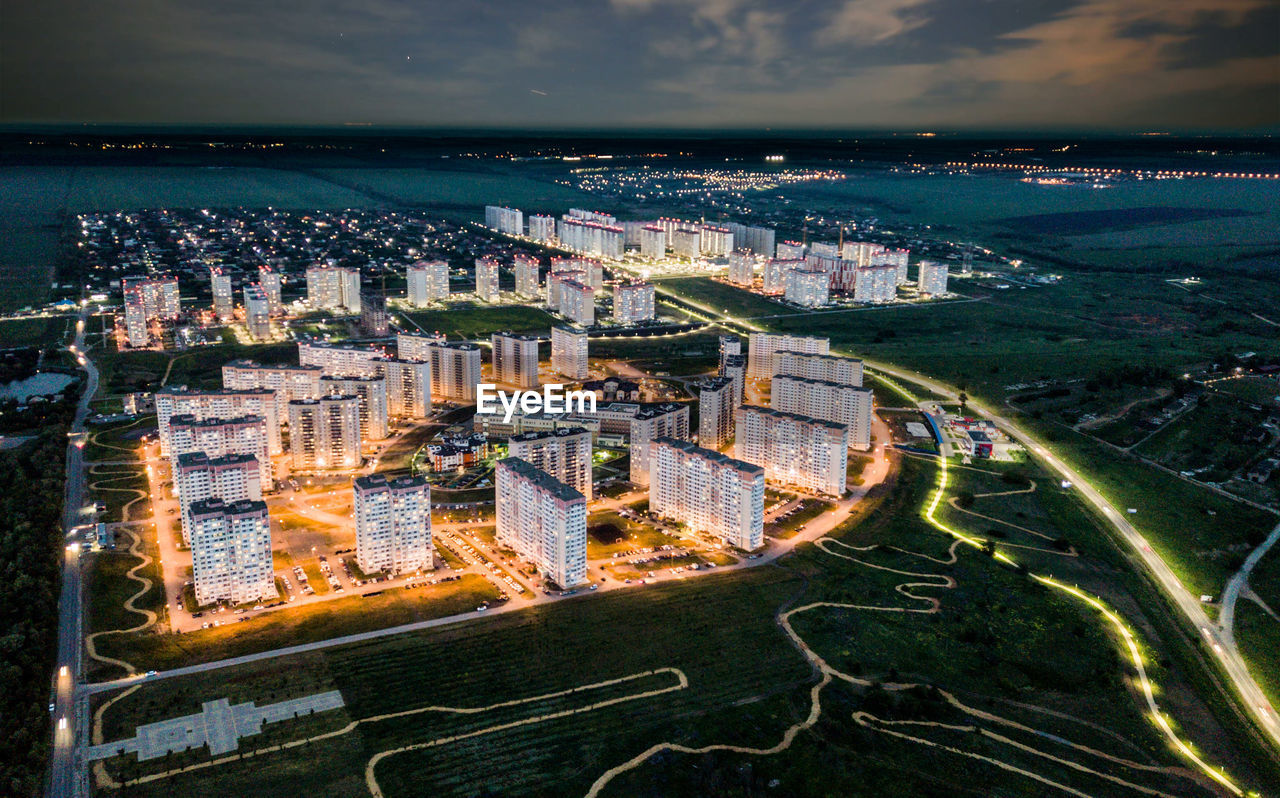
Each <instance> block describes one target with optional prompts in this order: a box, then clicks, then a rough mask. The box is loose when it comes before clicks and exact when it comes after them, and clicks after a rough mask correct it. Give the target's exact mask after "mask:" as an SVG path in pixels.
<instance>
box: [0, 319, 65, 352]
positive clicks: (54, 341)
mask: <svg viewBox="0 0 1280 798" xmlns="http://www.w3.org/2000/svg"><path fill="white" fill-rule="evenodd" d="M74 324H75V317H73V316H54V317H47V318H31V319H6V320H3V321H0V341H3V342H4V344H3V345H4V346H6V347H11V346H56V345H58V344H60V343H62V342H63V341H64V340H66V339H67V334H68V333H69V332H71V331H72V327H73V325H74Z"/></svg>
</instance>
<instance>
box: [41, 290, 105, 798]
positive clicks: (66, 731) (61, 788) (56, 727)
mask: <svg viewBox="0 0 1280 798" xmlns="http://www.w3.org/2000/svg"><path fill="white" fill-rule="evenodd" d="M84 328H85V313H84V312H82V313H81V314H80V318H79V320H78V321H77V322H76V337H75V342H74V343H72V344H71V346H69V347H68V349H69V350H70V351H71V353H72V354H73V355H75V356H76V357H77V359H78V360H79V362H80V365H81V366H82V367H83V368H84V370H85V372H86V379H85V385H84V391H83V392H82V393H81V394H80V404H79V406H77V407H76V415H75V419H74V420H73V421H72V424H71V431H70V432H69V433H68V437H69V440H68V443H67V484H66V496H65V499H64V504H63V513H62V526H63V529H64V531H65V532H66V536H67V538H68V545H67V549H66V557H65V560H64V562H63V566H62V593H61V596H60V597H59V599H58V659H57V663H56V665H57V669H56V671H55V675H54V683H53V686H52V687H53V697H54V701H53V703H54V712H53V718H52V719H51V723H52V725H53V749H52V751H51V752H50V755H49V765H50V772H49V789H48V792H47V794H48V795H49V796H51V798H71V796H77V795H87V794H88V793H87V790H86V789H85V788H86V787H87V784H85V782H84V780H83V774H81V773H80V772H79V770H80V768H79V767H78V766H77V763H76V750H77V746H76V735H77V734H78V733H80V732H81V729H82V728H83V725H84V724H83V723H82V722H81V721H82V720H83V719H82V718H79V717H77V712H76V709H77V705H76V698H77V695H76V684H77V683H79V681H80V676H81V673H80V638H81V609H82V607H81V594H80V589H81V586H80V545H79V543H78V542H73V541H71V538H72V537H74V536H75V535H76V527H77V526H79V525H80V524H82V523H83V522H84V520H85V519H86V516H85V515H84V512H83V511H84V509H85V480H84V445H85V441H86V437H87V436H86V433H85V430H84V420H85V418H87V417H88V415H89V401H90V400H91V399H92V398H93V395H94V394H95V393H97V391H98V369H97V367H96V366H94V364H93V361H92V360H90V359H89V358H88V357H87V356H86V355H85V353H84Z"/></svg>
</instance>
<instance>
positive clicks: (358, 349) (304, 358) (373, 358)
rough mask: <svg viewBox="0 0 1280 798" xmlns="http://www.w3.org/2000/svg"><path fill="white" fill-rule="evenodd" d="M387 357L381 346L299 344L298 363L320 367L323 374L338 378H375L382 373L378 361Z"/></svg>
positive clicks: (313, 342) (316, 342)
mask: <svg viewBox="0 0 1280 798" xmlns="http://www.w3.org/2000/svg"><path fill="white" fill-rule="evenodd" d="M386 356H387V352H386V349H385V348H384V347H381V346H355V345H353V344H326V343H320V342H318V341H299V342H298V362H299V363H300V364H302V365H304V366H319V367H320V368H321V369H322V370H323V373H325V374H330V375H333V376H338V377H358V376H366V377H373V376H377V375H378V374H379V373H380V370H379V366H378V360H379V359H380V358H384V357H386Z"/></svg>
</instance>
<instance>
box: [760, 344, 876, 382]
mask: <svg viewBox="0 0 1280 798" xmlns="http://www.w3.org/2000/svg"><path fill="white" fill-rule="evenodd" d="M773 373H774V376H779V375H781V376H786V377H800V378H802V379H806V380H825V381H827V382H835V383H839V384H840V385H853V386H861V385H862V361H861V360H859V359H857V358H856V357H841V356H839V355H806V354H804V353H803V352H778V353H777V354H776V355H775V356H774V360H773Z"/></svg>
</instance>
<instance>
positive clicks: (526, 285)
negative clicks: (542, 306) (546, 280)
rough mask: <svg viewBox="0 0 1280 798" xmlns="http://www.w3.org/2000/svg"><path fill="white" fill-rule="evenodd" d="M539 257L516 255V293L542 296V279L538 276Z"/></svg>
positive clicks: (525, 295) (524, 295)
mask: <svg viewBox="0 0 1280 798" xmlns="http://www.w3.org/2000/svg"><path fill="white" fill-rule="evenodd" d="M539 268H540V267H539V265H538V259H537V258H535V257H533V256H532V255H525V254H520V255H516V256H515V267H514V269H515V273H516V293H517V294H519V295H520V296H522V297H528V298H530V299H534V298H536V297H540V296H542V281H541V280H540V279H539V278H538V270H539Z"/></svg>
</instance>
